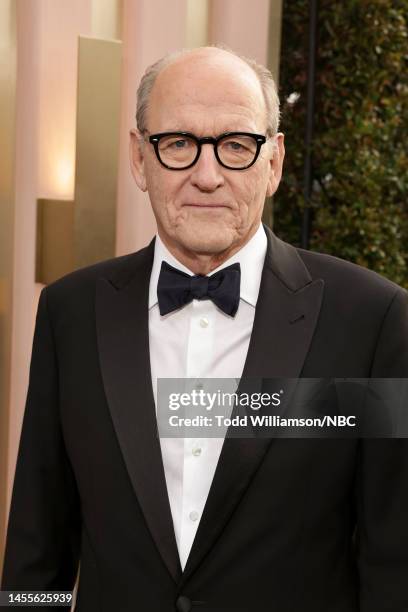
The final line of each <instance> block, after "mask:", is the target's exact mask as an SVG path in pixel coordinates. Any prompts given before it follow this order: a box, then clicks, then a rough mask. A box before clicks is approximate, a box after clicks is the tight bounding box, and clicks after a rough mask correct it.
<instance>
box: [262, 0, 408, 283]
mask: <svg viewBox="0 0 408 612" xmlns="http://www.w3.org/2000/svg"><path fill="white" fill-rule="evenodd" d="M308 10H309V7H308V2H307V1H305V0H290V1H289V0H287V1H286V3H285V7H284V20H283V36H282V61H281V75H280V95H281V100H282V101H283V107H282V111H283V118H282V131H283V132H284V133H285V138H286V160H285V172H284V177H283V180H282V184H281V187H280V188H279V191H278V193H277V195H276V197H275V199H274V229H275V231H276V232H277V233H278V235H280V236H281V237H282V238H284V239H285V240H288V241H289V242H291V243H293V244H299V240H300V227H301V219H302V214H303V207H304V199H303V191H302V190H303V164H304V154H305V151H304V134H305V113H306V108H305V106H306V79H307V53H308V50H307V37H308ZM407 16H408V0H398V1H396V0H330V1H329V0H321V1H320V3H319V16H318V53H317V65H316V107H315V117H314V124H315V132H314V141H313V151H312V154H313V176H314V181H313V193H312V198H311V208H312V231H311V236H310V247H311V248H312V249H313V250H316V251H322V252H326V253H331V254H334V255H337V256H338V257H343V258H345V259H348V260H350V261H354V262H356V263H358V264H360V265H363V266H366V267H368V268H371V269H373V270H376V271H377V272H379V273H381V274H383V275H385V276H387V277H388V278H390V279H392V280H394V281H395V282H397V283H399V284H401V285H404V286H405V287H408V203H407V193H408V154H407V151H408V147H407V130H406V127H407V116H408V80H407V74H408V73H407V68H408V66H407V64H408V32H407V21H406V20H407ZM293 92H298V93H299V94H300V98H299V100H298V102H297V103H295V104H290V103H289V102H288V101H287V100H288V97H289V96H290V94H291V93H293ZM292 98H293V96H292ZM289 100H291V98H289Z"/></svg>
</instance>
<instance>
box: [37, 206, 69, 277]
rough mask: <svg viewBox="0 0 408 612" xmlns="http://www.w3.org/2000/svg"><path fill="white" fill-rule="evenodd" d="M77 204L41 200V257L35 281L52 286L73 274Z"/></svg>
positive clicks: (39, 257)
mask: <svg viewBox="0 0 408 612" xmlns="http://www.w3.org/2000/svg"><path fill="white" fill-rule="evenodd" d="M73 228H74V203H73V202H71V201H69V200H45V199H42V200H37V253H36V271H35V280H36V282H37V283H43V284H44V285H48V284H49V283H52V282H53V281H54V280H56V279H57V278H60V277H61V276H64V274H68V272H72V270H73V267H74V257H73V250H72V245H73Z"/></svg>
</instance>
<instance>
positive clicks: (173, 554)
mask: <svg viewBox="0 0 408 612" xmlns="http://www.w3.org/2000/svg"><path fill="white" fill-rule="evenodd" d="M153 253H154V242H152V243H151V244H150V245H149V246H148V247H147V248H146V249H143V250H142V251H139V252H138V253H135V254H132V255H129V256H127V257H124V258H123V262H122V264H121V265H119V266H117V267H116V268H115V272H114V273H112V274H110V275H109V276H107V277H106V278H100V279H98V283H97V288H96V325H97V338H98V350H99V357H100V365H101V371H102V378H103V383H104V387H105V393H106V397H107V400H108V404H109V409H110V411H111V415H112V420H113V424H114V428H115V431H116V435H117V437H118V440H119V444H120V448H121V450H122V453H123V457H124V460H125V463H126V467H127V470H128V473H129V476H130V479H131V482H132V485H133V488H134V490H135V492H136V495H137V498H138V501H139V504H140V506H141V509H142V512H143V514H144V517H145V519H146V523H147V525H148V527H149V529H150V532H151V534H152V537H153V539H154V541H155V543H156V546H157V548H158V550H159V552H160V554H161V556H162V559H163V561H164V563H165V565H166V566H167V568H168V570H169V572H170V574H171V575H172V576H173V578H174V580H176V581H177V580H178V579H179V577H180V575H181V567H180V561H179V556H178V552H177V545H176V540H175V536H174V530H173V523H172V517H171V511H170V505H169V500H168V495H167V486H166V481H165V474H164V469H163V462H162V456H161V449H160V442H159V438H158V434H157V426H156V416H155V405H154V397H153V390H152V381H151V372H150V359H149V331H148V293H149V280H150V273H151V268H152V263H153Z"/></svg>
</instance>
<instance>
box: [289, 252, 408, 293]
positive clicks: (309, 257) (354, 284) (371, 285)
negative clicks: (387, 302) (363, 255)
mask: <svg viewBox="0 0 408 612" xmlns="http://www.w3.org/2000/svg"><path fill="white" fill-rule="evenodd" d="M296 251H297V253H298V255H299V256H300V258H301V259H302V261H303V263H304V265H305V266H306V268H307V269H308V271H309V273H310V275H311V276H312V278H313V279H315V278H322V279H323V280H324V282H325V287H326V288H327V289H329V290H330V289H332V290H335V291H346V292H347V294H348V295H349V297H351V294H358V293H367V292H369V293H371V292H375V293H376V294H377V296H378V295H384V296H388V297H390V298H392V297H393V296H394V295H395V294H396V293H398V292H401V293H406V290H405V289H403V288H402V287H400V286H399V285H397V284H396V283H394V282H393V281H391V280H389V279H387V278H385V277H384V276H381V274H378V273H377V272H374V271H373V270H369V269H368V268H364V267H363V266H360V265H358V264H355V263H351V262H350V261H346V260H345V259H341V258H340V257H335V256H333V255H327V254H325V253H318V252H315V251H306V250H304V249H300V248H297V249H296Z"/></svg>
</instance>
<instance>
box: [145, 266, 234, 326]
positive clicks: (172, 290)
mask: <svg viewBox="0 0 408 612" xmlns="http://www.w3.org/2000/svg"><path fill="white" fill-rule="evenodd" d="M240 283H241V266H240V265H239V263H235V264H232V265H231V266H228V267H227V268H223V269H222V270H219V271H218V272H216V273H215V274H213V275H212V276H202V275H201V274H197V275H195V276H190V275H189V274H186V273H185V272H181V270H177V268H173V266H170V265H169V264H168V263H167V262H165V261H162V265H161V270H160V276H159V282H158V285H157V297H158V300H159V309H160V314H161V315H162V316H163V315H166V314H168V313H169V312H172V311H173V310H177V309H178V308H181V307H182V306H185V304H189V303H190V302H191V301H192V300H194V299H195V300H212V301H213V302H214V304H215V305H216V306H218V308H220V309H221V310H222V311H224V312H225V313H226V314H228V315H230V316H231V317H234V316H235V314H236V312H237V310H238V306H239V289H240Z"/></svg>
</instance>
